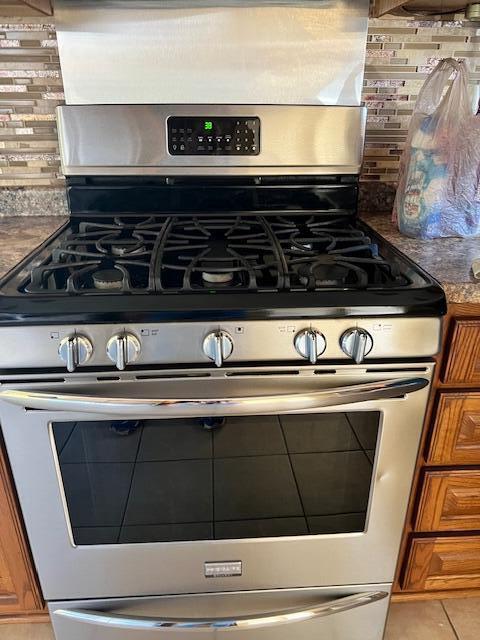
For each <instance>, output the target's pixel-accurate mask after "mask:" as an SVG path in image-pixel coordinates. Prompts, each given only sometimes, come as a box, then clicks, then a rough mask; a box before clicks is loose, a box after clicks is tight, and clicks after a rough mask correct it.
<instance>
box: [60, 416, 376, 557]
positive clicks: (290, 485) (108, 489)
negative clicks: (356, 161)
mask: <svg viewBox="0 0 480 640" xmlns="http://www.w3.org/2000/svg"><path fill="white" fill-rule="evenodd" d="M380 423H381V420H380V413H379V412H353V413H318V414H312V413H309V414H291V415H281V416H254V417H238V418H236V417H229V418H224V419H221V418H210V419H209V418H198V419H175V420H146V421H133V420H128V421H123V422H122V421H99V422H62V423H60V422H55V423H53V425H52V429H53V435H54V441H55V446H56V450H57V455H58V460H59V464H60V472H61V477H62V482H63V489H64V492H65V497H66V503H67V508H68V512H69V518H70V524H71V528H72V531H73V538H74V542H75V544H77V545H99V544H122V543H141V542H168V541H179V540H190V541H194V540H209V539H239V538H259V537H278V536H306V535H317V534H337V533H352V532H363V531H364V530H365V529H366V523H367V511H368V503H369V496H370V488H371V485H372V477H373V467H374V460H375V450H376V448H377V440H378V435H379V430H380Z"/></svg>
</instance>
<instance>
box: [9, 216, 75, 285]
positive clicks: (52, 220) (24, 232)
mask: <svg viewBox="0 0 480 640" xmlns="http://www.w3.org/2000/svg"><path fill="white" fill-rule="evenodd" d="M66 220H67V218H65V217H64V216H5V217H0V277H1V276H3V275H5V273H7V271H9V270H10V269H11V268H12V267H14V266H15V265H16V264H18V263H19V262H20V260H22V258H24V257H25V256H26V255H27V254H28V253H30V251H32V250H33V249H35V247H37V246H38V245H39V244H41V243H42V242H43V241H44V240H45V239H46V238H48V236H49V235H51V234H52V233H53V232H54V231H56V229H58V227H60V226H61V225H62V224H63V223H64V222H65V221H66Z"/></svg>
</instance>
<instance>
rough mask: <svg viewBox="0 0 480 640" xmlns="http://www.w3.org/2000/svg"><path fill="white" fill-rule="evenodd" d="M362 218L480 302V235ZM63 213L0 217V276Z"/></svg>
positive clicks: (453, 297)
mask: <svg viewBox="0 0 480 640" xmlns="http://www.w3.org/2000/svg"><path fill="white" fill-rule="evenodd" d="M362 219H363V220H364V221H365V222H366V223H367V224H369V225H370V226H371V227H372V228H373V229H374V230H375V231H377V233H379V234H380V235H382V236H383V237H384V238H386V239H387V240H389V241H390V242H391V243H392V244H393V245H394V246H395V247H397V248H398V249H400V251H403V253H405V254H406V255H407V256H409V257H410V258H411V259H412V260H414V261H415V262H417V263H418V264H419V265H420V266H421V267H422V268H423V269H425V271H427V272H428V273H430V274H431V275H432V276H433V277H434V278H436V279H437V280H438V281H439V282H440V283H441V284H442V286H443V287H444V289H445V292H446V294H447V299H448V302H457V303H465V302H472V303H473V302H475V303H480V282H477V281H476V280H475V279H474V278H473V275H472V269H471V266H472V262H473V260H475V259H476V258H480V238H477V239H474V240H464V239H461V238H445V239H440V240H414V239H412V238H406V237H405V236H402V235H400V233H399V232H398V231H397V229H396V228H395V227H394V225H393V224H392V223H391V221H390V216H389V215H388V214H384V215H379V214H372V215H368V214H367V215H363V216H362ZM65 220H66V218H65V217H64V216H58V215H55V216H7V217H4V218H0V276H2V275H4V274H5V273H6V272H7V271H8V270H9V269H11V268H12V267H14V266H15V265H16V264H17V263H18V262H19V261H20V260H21V259H22V258H23V257H24V256H26V255H27V253H29V252H30V251H32V250H33V249H34V248H35V247H36V246H37V245H39V244H40V243H41V242H43V241H44V240H45V239H46V238H47V237H48V236H49V235H51V234H52V233H53V232H54V231H55V230H56V229H58V227H60V226H61V225H62V224H63V223H64V222H65Z"/></svg>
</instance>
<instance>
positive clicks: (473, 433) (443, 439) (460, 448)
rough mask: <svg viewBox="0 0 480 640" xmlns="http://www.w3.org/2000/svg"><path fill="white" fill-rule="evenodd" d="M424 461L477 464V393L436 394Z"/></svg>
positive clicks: (479, 414)
mask: <svg viewBox="0 0 480 640" xmlns="http://www.w3.org/2000/svg"><path fill="white" fill-rule="evenodd" d="M479 338H480V336H479ZM427 461H428V462H429V463H431V464H444V465H445V464H480V393H475V392H471V393H463V392H462V393H442V394H440V397H439V402H438V408H437V411H436V416H435V422H434V429H433V435H432V442H431V446H430V450H429V452H428V457H427Z"/></svg>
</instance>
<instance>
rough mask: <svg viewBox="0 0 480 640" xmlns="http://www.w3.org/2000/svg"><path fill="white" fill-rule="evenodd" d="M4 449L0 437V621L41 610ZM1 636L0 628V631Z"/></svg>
mask: <svg viewBox="0 0 480 640" xmlns="http://www.w3.org/2000/svg"><path fill="white" fill-rule="evenodd" d="M43 609H44V603H43V600H42V596H41V594H40V589H39V586H38V582H37V578H36V575H35V571H34V569H33V563H32V560H31V557H30V552H29V548H28V545H27V541H26V538H25V533H24V530H23V524H22V522H21V519H20V516H19V512H18V504H17V500H16V495H15V490H14V487H13V484H12V480H11V476H10V473H9V469H8V465H7V460H6V456H5V450H4V448H3V444H2V443H1V440H0V622H1V621H2V618H5V617H12V616H18V615H21V616H30V615H32V614H38V613H41V612H43ZM0 636H1V631H0Z"/></svg>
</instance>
